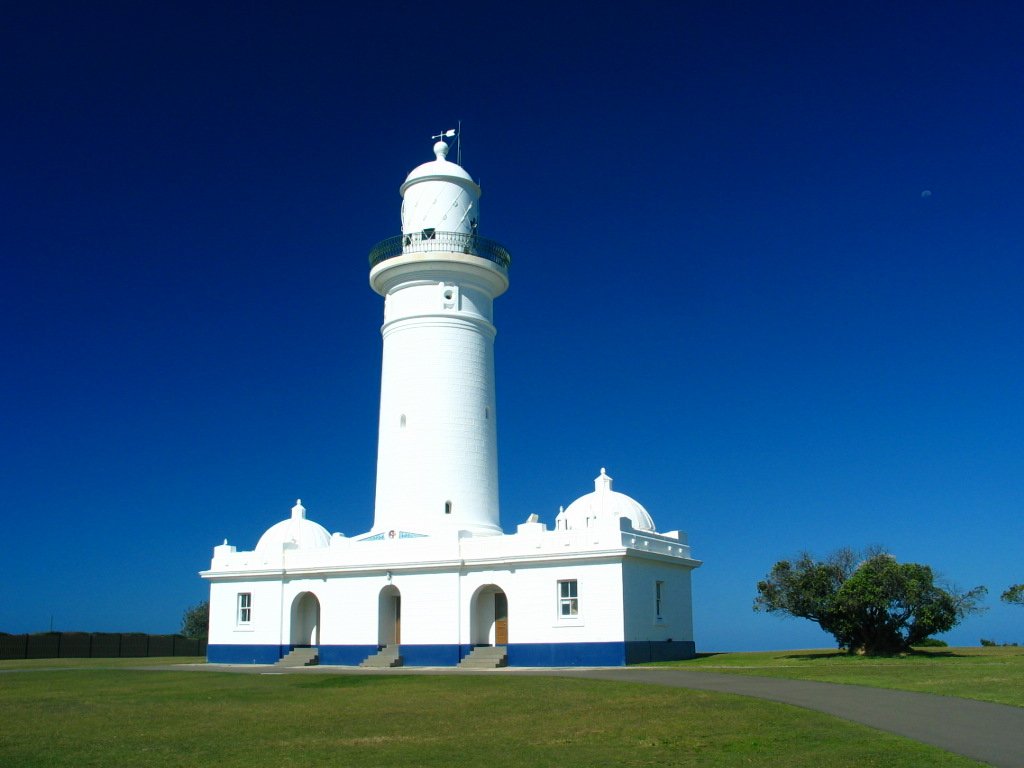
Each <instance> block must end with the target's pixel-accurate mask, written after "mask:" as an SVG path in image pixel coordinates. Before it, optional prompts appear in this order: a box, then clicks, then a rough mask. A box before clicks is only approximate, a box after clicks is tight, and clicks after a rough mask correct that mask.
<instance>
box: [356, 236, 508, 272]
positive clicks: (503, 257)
mask: <svg viewBox="0 0 1024 768" xmlns="http://www.w3.org/2000/svg"><path fill="white" fill-rule="evenodd" d="M441 251H443V252H447V253H465V254H469V255H471V256H478V257H480V258H481V259H487V260H488V261H493V262H494V263H495V264H497V265H498V266H500V267H503V268H505V269H508V267H509V264H510V263H511V262H512V257H511V256H510V255H509V252H508V250H506V248H505V246H503V245H502V244H501V243H496V242H495V241H494V240H488V239H487V238H486V237H480V236H479V235H472V234H467V233H465V232H438V231H436V230H432V229H424V230H423V231H422V232H413V233H410V234H407V235H398V236H397V237H389V238H388V239H387V240H381V241H380V242H379V243H377V244H376V245H375V246H373V250H371V251H370V268H371V269H372V268H373V267H375V266H377V265H378V264H380V263H381V262H382V261H387V260H388V259H393V258H395V257H396V256H401V255H402V254H403V253H430V252H441Z"/></svg>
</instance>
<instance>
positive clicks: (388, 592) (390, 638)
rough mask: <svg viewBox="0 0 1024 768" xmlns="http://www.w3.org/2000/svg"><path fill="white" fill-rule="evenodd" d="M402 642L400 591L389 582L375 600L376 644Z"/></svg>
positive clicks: (396, 643)
mask: <svg viewBox="0 0 1024 768" xmlns="http://www.w3.org/2000/svg"><path fill="white" fill-rule="evenodd" d="M401 642H402V593H401V592H399V591H398V587H395V586H393V585H391V584H389V585H388V586H386V587H384V589H382V590H381V591H380V597H379V598H378V600H377V645H398V644H399V643H401Z"/></svg>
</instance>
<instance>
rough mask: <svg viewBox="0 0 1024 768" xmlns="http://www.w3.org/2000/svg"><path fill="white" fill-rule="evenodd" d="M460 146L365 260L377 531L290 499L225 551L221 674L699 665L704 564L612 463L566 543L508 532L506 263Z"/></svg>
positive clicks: (213, 597) (532, 518) (216, 630)
mask: <svg viewBox="0 0 1024 768" xmlns="http://www.w3.org/2000/svg"><path fill="white" fill-rule="evenodd" d="M447 152H448V146H447V145H446V144H445V143H444V142H443V141H438V142H437V143H436V144H435V145H434V153H435V156H436V159H434V160H432V161H430V162H428V163H424V164H423V165H421V166H419V167H418V168H416V169H415V170H413V171H412V173H410V174H409V176H408V178H407V179H406V181H405V183H404V184H403V185H402V187H401V194H402V198H403V201H402V234H401V235H400V236H398V237H395V238H391V239H389V240H385V241H384V242H382V243H380V244H378V245H377V246H376V247H375V248H374V249H373V251H372V252H371V254H370V266H371V268H370V285H371V286H372V287H373V289H374V290H375V291H376V292H377V293H379V294H381V295H382V296H383V297H384V325H383V327H382V329H381V333H382V336H383V339H384V356H383V365H382V372H381V401H380V432H379V443H378V453H377V491H376V505H375V510H374V520H373V526H372V528H370V530H369V531H368V532H366V533H364V534H361V535H359V536H354V537H351V538H346V537H345V536H343V535H341V534H339V533H335V534H333V535H332V534H330V533H328V531H327V530H326V529H325V528H323V527H322V526H320V525H318V524H317V523H315V522H313V521H312V520H310V519H308V518H307V517H306V509H305V508H304V507H303V506H302V503H301V502H296V504H295V506H294V507H293V508H292V514H291V517H290V518H288V519H286V520H283V521H281V522H279V523H277V524H276V525H274V526H272V527H271V528H270V529H269V530H267V532H266V533H264V534H263V536H262V537H261V538H260V540H259V542H258V543H257V544H256V547H255V549H253V550H251V551H240V550H238V549H237V548H236V547H234V546H231V545H229V544H228V543H227V541H225V542H224V544H222V545H220V546H217V547H215V548H214V550H213V561H212V563H211V565H210V569H209V570H207V571H203V572H202V574H201V575H202V577H203V578H204V579H207V580H208V581H209V582H210V640H209V652H208V657H209V660H210V661H213V662H229V663H263V664H267V663H273V662H276V661H278V660H279V659H280V658H282V657H283V656H285V655H287V654H288V653H290V652H291V651H292V650H294V649H295V648H304V647H312V648H314V649H316V653H318V654H319V660H320V663H322V664H343V665H355V664H359V663H361V662H363V661H364V660H367V659H368V658H371V657H374V659H373V660H371V662H370V663H374V661H376V662H377V663H388V664H391V663H400V662H398V661H393V660H394V659H398V658H400V659H401V662H404V664H406V665H431V666H434V665H440V666H451V665H455V664H458V663H460V662H462V661H463V660H465V659H466V658H467V657H468V656H469V655H470V654H471V653H473V657H474V659H480V658H481V657H483V658H485V659H489V660H490V661H489V662H488V663H490V664H492V665H493V664H498V663H503V662H504V661H506V659H503V658H502V657H503V656H504V655H506V654H507V663H508V664H510V665H515V666H563V665H622V664H627V663H631V662H639V661H648V660H658V659H678V658H687V657H689V656H692V655H693V652H694V643H693V621H692V610H691V597H690V593H691V589H690V572H691V571H692V570H693V569H694V568H696V567H698V566H699V565H700V562H699V561H697V560H693V559H692V558H691V557H690V548H689V546H688V544H687V541H686V537H685V535H684V534H682V533H680V532H679V531H671V532H668V533H657V532H656V531H655V526H654V522H653V521H652V519H651V517H650V515H649V514H648V513H647V511H646V510H645V509H644V508H643V507H642V506H641V505H640V504H639V503H637V502H636V501H634V500H633V499H631V498H630V497H628V496H625V495H623V494H621V493H618V492H616V491H613V490H612V479H611V478H610V477H608V475H606V474H605V471H604V469H602V470H601V474H600V475H599V476H598V478H597V479H596V481H595V489H594V491H593V492H591V493H588V494H586V495H584V496H582V497H580V498H579V499H577V500H576V501H575V502H573V503H572V504H571V505H569V507H568V508H567V509H565V510H564V511H562V512H561V513H559V515H558V517H557V518H556V520H555V527H554V529H553V530H549V529H548V527H547V526H546V525H545V524H543V523H541V522H539V521H538V519H537V516H536V515H529V517H528V519H527V520H526V522H524V523H522V524H520V525H518V526H517V529H516V532H515V533H514V534H505V533H504V532H503V530H502V527H501V523H500V520H499V514H498V462H497V427H496V423H497V413H496V409H495V386H494V355H493V348H494V346H493V345H494V336H495V327H494V325H493V311H492V310H493V303H494V299H495V298H496V297H498V296H500V295H501V294H502V293H504V292H505V290H506V289H507V288H508V268H509V255H508V252H507V251H506V250H505V249H504V248H503V247H502V246H501V245H499V244H498V243H495V242H493V241H490V240H486V239H484V238H482V237H480V236H478V235H477V226H478V223H479V216H480V188H479V187H478V186H477V185H476V184H475V183H474V182H473V180H472V178H471V177H470V176H469V174H467V173H466V172H465V171H464V170H463V169H462V168H461V167H460V166H459V165H457V164H456V163H452V162H449V161H448V160H447ZM481 646H484V647H485V649H484V650H480V649H479V648H480V647H481ZM308 653H310V654H312V653H313V652H312V651H311V652H308Z"/></svg>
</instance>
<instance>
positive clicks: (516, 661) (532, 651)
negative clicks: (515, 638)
mask: <svg viewBox="0 0 1024 768" xmlns="http://www.w3.org/2000/svg"><path fill="white" fill-rule="evenodd" d="M625 663H626V644H625V643H623V642H607V643H511V644H509V646H508V665H509V666H510V667H589V666H593V667H621V666H623V665H624V664H625Z"/></svg>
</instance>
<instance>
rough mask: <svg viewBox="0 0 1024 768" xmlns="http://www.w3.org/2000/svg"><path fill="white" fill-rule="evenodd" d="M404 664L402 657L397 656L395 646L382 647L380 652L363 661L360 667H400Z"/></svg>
mask: <svg viewBox="0 0 1024 768" xmlns="http://www.w3.org/2000/svg"><path fill="white" fill-rule="evenodd" d="M403 663H404V662H403V661H402V657H401V656H399V655H398V646H397V645H383V646H381V648H380V650H379V651H377V652H376V653H374V654H371V655H370V656H367V657H366V658H365V659H363V663H362V664H360V665H359V666H360V667H371V668H380V667H400V666H402V664H403Z"/></svg>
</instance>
